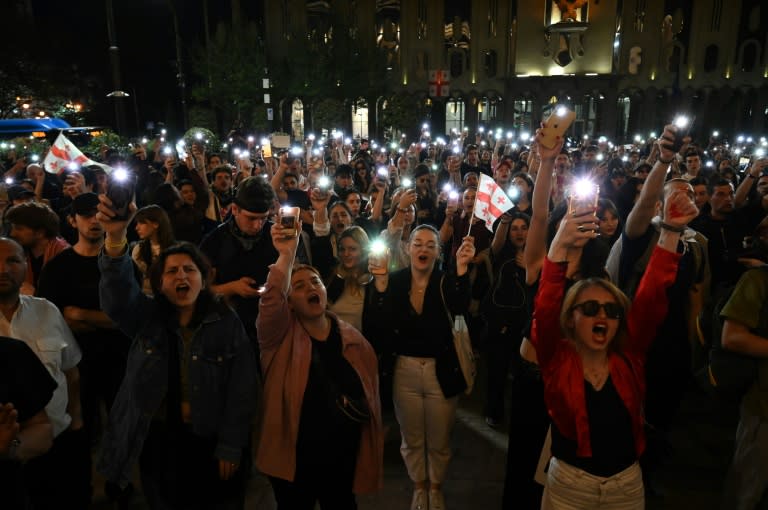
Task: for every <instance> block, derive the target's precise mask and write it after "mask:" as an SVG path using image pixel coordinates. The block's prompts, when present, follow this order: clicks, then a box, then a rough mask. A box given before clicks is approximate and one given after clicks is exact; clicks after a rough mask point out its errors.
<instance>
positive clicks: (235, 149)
mask: <svg viewBox="0 0 768 510" xmlns="http://www.w3.org/2000/svg"><path fill="white" fill-rule="evenodd" d="M232 152H233V153H234V154H235V156H239V155H240V147H235V148H234V150H232Z"/></svg>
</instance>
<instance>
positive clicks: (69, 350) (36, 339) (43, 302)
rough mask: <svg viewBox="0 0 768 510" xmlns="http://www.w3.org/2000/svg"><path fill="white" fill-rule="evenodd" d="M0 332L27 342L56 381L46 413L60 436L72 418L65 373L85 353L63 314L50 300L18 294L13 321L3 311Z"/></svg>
mask: <svg viewBox="0 0 768 510" xmlns="http://www.w3.org/2000/svg"><path fill="white" fill-rule="evenodd" d="M0 335H3V336H7V337H10V338H16V339H18V340H22V341H24V343H26V344H27V345H28V346H29V347H30V348H31V349H32V350H33V351H34V352H35V354H36V355H37V357H38V358H40V361H41V362H42V363H43V365H45V368H47V369H48V372H49V373H50V374H51V376H52V377H53V378H54V380H55V381H56V384H57V387H56V390H55V391H54V392H53V397H51V400H50V402H48V405H46V406H45V412H46V413H47V414H48V418H49V419H50V421H51V425H52V426H53V436H54V437H56V436H58V435H59V434H60V433H61V432H63V431H65V430H66V429H67V427H69V424H70V423H71V421H72V418H71V417H70V416H69V414H68V413H67V404H68V403H69V396H68V393H67V378H66V376H65V374H64V372H65V371H66V370H69V369H71V368H74V367H76V366H77V364H78V363H80V359H81V358H82V356H83V355H82V352H81V351H80V346H79V345H77V341H75V337H74V336H72V332H71V331H70V329H69V326H67V323H66V322H65V321H64V317H63V316H62V315H61V312H59V309H58V308H56V305H54V304H53V303H51V302H50V301H48V300H47V299H42V298H38V297H33V296H19V307H18V308H17V309H16V311H15V312H14V313H13V317H11V321H10V322H8V320H7V319H6V318H5V315H3V314H0Z"/></svg>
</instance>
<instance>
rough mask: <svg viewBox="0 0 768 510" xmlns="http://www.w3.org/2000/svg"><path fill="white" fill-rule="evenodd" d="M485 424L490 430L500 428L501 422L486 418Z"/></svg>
mask: <svg viewBox="0 0 768 510" xmlns="http://www.w3.org/2000/svg"><path fill="white" fill-rule="evenodd" d="M485 424H486V425H488V426H489V427H491V428H492V429H495V428H498V427H500V426H501V420H497V419H496V418H491V417H490V416H486V417H485Z"/></svg>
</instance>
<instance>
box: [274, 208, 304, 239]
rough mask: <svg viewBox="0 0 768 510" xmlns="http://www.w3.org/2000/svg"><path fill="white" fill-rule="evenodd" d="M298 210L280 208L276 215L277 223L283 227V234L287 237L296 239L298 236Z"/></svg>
mask: <svg viewBox="0 0 768 510" xmlns="http://www.w3.org/2000/svg"><path fill="white" fill-rule="evenodd" d="M299 214H300V211H299V208H298V207H281V208H280V214H279V215H278V222H279V223H280V226H282V227H283V232H285V234H286V235H287V236H288V237H296V236H297V235H299Z"/></svg>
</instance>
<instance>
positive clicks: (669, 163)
mask: <svg viewBox="0 0 768 510" xmlns="http://www.w3.org/2000/svg"><path fill="white" fill-rule="evenodd" d="M674 160H675V158H672V159H670V160H669V161H664V160H663V159H661V158H659V163H663V164H665V165H671V164H672V162H673V161H674Z"/></svg>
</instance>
